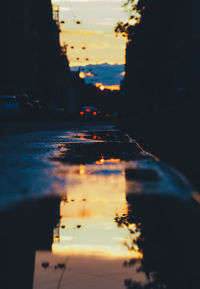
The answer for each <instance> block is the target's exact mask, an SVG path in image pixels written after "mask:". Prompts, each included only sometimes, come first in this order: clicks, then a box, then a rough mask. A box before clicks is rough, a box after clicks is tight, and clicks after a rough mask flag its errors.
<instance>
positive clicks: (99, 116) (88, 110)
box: [80, 106, 110, 120]
mask: <svg viewBox="0 0 200 289" xmlns="http://www.w3.org/2000/svg"><path fill="white" fill-rule="evenodd" d="M80 117H81V119H85V120H108V119H109V118H110V114H109V113H105V112H104V111H102V110H100V109H98V108H96V107H93V106H83V107H82V109H81V110H80Z"/></svg>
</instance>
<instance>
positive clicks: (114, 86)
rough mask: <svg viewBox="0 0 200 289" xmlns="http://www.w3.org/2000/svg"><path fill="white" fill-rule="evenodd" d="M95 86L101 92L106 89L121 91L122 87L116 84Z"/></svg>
mask: <svg viewBox="0 0 200 289" xmlns="http://www.w3.org/2000/svg"><path fill="white" fill-rule="evenodd" d="M95 86H96V87H97V88H99V89H100V90H105V89H108V90H112V91H113V90H118V91H119V90H120V85H118V84H116V85H103V84H102V83H95Z"/></svg>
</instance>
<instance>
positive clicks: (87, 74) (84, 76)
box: [79, 71, 94, 79]
mask: <svg viewBox="0 0 200 289" xmlns="http://www.w3.org/2000/svg"><path fill="white" fill-rule="evenodd" d="M79 77H80V78H82V79H83V78H86V77H94V74H93V73H91V72H87V73H85V72H83V71H80V73H79Z"/></svg>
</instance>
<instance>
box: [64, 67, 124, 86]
mask: <svg viewBox="0 0 200 289" xmlns="http://www.w3.org/2000/svg"><path fill="white" fill-rule="evenodd" d="M79 68H80V70H81V71H83V72H85V73H88V72H91V73H92V74H94V77H87V78H86V82H92V80H93V81H94V83H97V82H98V83H102V84H104V85H119V84H120V82H121V80H122V79H123V76H122V75H121V73H122V72H123V71H124V65H119V64H113V65H111V64H108V63H103V64H95V65H92V64H90V65H87V66H74V67H71V68H70V69H71V71H77V70H78V69H79Z"/></svg>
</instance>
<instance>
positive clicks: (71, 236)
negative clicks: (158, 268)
mask: <svg viewBox="0 0 200 289" xmlns="http://www.w3.org/2000/svg"><path fill="white" fill-rule="evenodd" d="M102 160H103V161H102ZM58 173H59V171H58ZM62 176H65V178H66V184H67V187H66V190H67V192H66V197H65V198H64V200H62V201H61V204H60V215H61V219H60V222H59V224H58V226H57V227H56V228H55V229H54V241H53V244H52V252H39V251H38V252H37V255H36V267H35V277H34V288H35V289H36V288H57V287H56V286H57V285H58V284H60V285H59V286H61V287H60V288H99V289H100V288H101V289H102V288H119V289H121V288H124V280H125V279H127V278H130V276H132V275H133V274H134V275H135V278H136V280H138V281H141V280H142V281H143V282H144V281H145V280H146V277H145V275H144V274H143V273H139V274H138V273H137V272H136V268H137V267H138V265H136V267H135V269H134V270H133V269H132V268H130V267H129V266H126V267H125V266H123V264H124V262H127V260H129V261H128V262H131V260H133V259H136V260H139V259H142V253H141V251H139V248H138V246H137V245H136V243H135V246H134V247H133V246H132V247H131V248H128V247H127V244H131V243H132V240H133V239H134V240H135V241H137V239H138V238H139V235H140V233H139V231H138V230H137V226H136V224H134V225H133V224H132V228H131V229H130V228H126V227H124V228H122V227H120V226H118V225H117V222H116V217H117V216H125V215H127V214H128V207H127V201H126V178H125V170H124V168H123V165H122V163H121V162H120V160H119V159H110V160H104V158H103V157H102V158H101V159H100V160H99V161H97V162H96V163H95V164H93V165H78V166H77V165H74V166H67V165H66V166H65V167H63V168H62ZM130 230H131V231H130ZM133 230H135V234H133ZM42 262H48V264H51V266H50V267H48V268H47V269H43V270H41V264H42ZM58 264H60V266H58ZM61 265H62V266H61ZM63 270H64V271H65V272H64V271H63ZM47 271H49V272H47ZM133 271H135V273H134V272H133ZM49 275H50V279H49ZM47 276H48V277H47ZM46 278H48V280H46ZM60 278H61V279H62V280H60ZM59 282H60V283H59ZM80 282H81V283H80ZM56 284H57V285H56ZM62 284H63V287H62ZM80 286H81V287H80Z"/></svg>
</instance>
